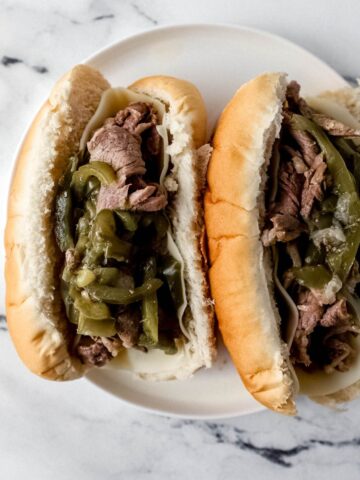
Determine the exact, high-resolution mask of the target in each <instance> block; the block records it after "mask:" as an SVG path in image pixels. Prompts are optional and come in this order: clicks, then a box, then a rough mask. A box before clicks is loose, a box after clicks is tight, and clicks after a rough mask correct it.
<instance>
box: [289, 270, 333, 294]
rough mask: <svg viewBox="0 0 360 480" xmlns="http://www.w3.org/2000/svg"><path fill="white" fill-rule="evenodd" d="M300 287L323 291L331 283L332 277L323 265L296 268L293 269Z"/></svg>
mask: <svg viewBox="0 0 360 480" xmlns="http://www.w3.org/2000/svg"><path fill="white" fill-rule="evenodd" d="M291 271H292V273H293V274H294V277H295V278H296V280H297V281H298V283H299V284H300V285H303V286H304V287H308V288H316V289H321V288H324V287H325V285H326V284H327V283H329V282H330V280H331V278H332V275H331V273H330V272H329V270H327V269H326V268H325V267H324V266H323V265H313V266H310V265H309V266H305V267H298V268H296V267H294V268H292V269H291Z"/></svg>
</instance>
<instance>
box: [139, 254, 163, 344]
mask: <svg viewBox="0 0 360 480" xmlns="http://www.w3.org/2000/svg"><path fill="white" fill-rule="evenodd" d="M155 276H156V260H155V257H150V258H149V259H148V260H147V262H146V263H145V266H144V282H146V281H148V280H151V279H154V278H155ZM141 312H142V326H143V331H144V334H145V336H146V337H147V338H148V339H149V340H150V342H152V343H153V344H154V345H156V344H157V343H158V340H159V316H158V301H157V295H156V292H154V293H150V294H148V295H145V296H144V298H143V299H142V303H141Z"/></svg>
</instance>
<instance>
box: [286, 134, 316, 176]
mask: <svg viewBox="0 0 360 480" xmlns="http://www.w3.org/2000/svg"><path fill="white" fill-rule="evenodd" d="M290 133H291V135H292V136H293V137H294V139H295V140H296V142H297V143H298V145H299V146H300V149H301V153H302V156H303V158H304V160H305V162H306V164H307V165H308V166H309V167H311V166H312V165H313V163H314V162H315V159H316V156H317V154H318V153H319V150H318V147H317V145H316V142H315V140H314V139H313V138H312V137H311V135H309V134H308V133H307V132H304V131H302V130H294V129H293V128H290Z"/></svg>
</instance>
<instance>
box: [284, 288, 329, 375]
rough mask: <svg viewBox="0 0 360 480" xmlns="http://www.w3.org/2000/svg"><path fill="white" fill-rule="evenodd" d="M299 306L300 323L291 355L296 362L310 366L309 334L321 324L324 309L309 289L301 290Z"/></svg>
mask: <svg viewBox="0 0 360 480" xmlns="http://www.w3.org/2000/svg"><path fill="white" fill-rule="evenodd" d="M297 308H298V310H299V324H298V328H297V330H296V332H295V337H294V342H293V345H292V349H291V357H292V359H293V361H294V362H295V363H301V364H303V365H305V366H309V365H310V364H311V359H310V355H309V347H310V338H309V336H310V335H311V333H312V332H313V331H314V329H315V327H316V326H317V325H318V324H319V322H320V320H321V318H322V315H323V312H324V309H323V307H322V306H321V305H319V303H318V301H317V299H316V297H315V296H314V295H313V294H312V293H311V291H310V290H308V289H303V290H301V291H300V293H299V300H298V305H297Z"/></svg>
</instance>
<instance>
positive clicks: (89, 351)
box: [76, 337, 112, 367]
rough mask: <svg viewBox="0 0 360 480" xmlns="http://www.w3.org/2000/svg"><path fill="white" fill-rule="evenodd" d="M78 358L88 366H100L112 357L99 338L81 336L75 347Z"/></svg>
mask: <svg viewBox="0 0 360 480" xmlns="http://www.w3.org/2000/svg"><path fill="white" fill-rule="evenodd" d="M76 351H77V354H78V356H79V358H80V360H81V361H82V362H83V363H84V364H85V365H88V366H89V367H93V366H96V367H102V366H103V365H105V363H106V362H107V361H108V360H109V359H110V358H111V357H112V355H111V353H110V352H109V350H108V349H107V348H106V347H105V345H104V344H103V343H102V341H101V339H100V338H97V339H96V340H95V341H94V340H93V339H92V338H91V337H82V338H81V341H80V343H79V345H78V346H77V347H76Z"/></svg>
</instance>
